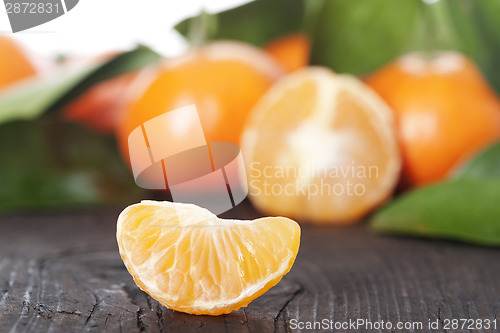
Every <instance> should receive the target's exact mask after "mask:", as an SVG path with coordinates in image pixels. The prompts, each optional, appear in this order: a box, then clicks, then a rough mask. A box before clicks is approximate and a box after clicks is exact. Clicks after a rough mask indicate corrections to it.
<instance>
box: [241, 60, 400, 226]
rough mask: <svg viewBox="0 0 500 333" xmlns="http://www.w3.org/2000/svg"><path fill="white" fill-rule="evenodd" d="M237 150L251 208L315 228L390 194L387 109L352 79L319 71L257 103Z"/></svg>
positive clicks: (392, 173) (395, 154)
mask: <svg viewBox="0 0 500 333" xmlns="http://www.w3.org/2000/svg"><path fill="white" fill-rule="evenodd" d="M241 151H242V153H243V159H244V161H245V164H246V175H247V178H248V179H247V180H248V188H249V194H250V199H251V200H252V202H253V203H254V204H255V206H256V207H257V208H259V209H260V210H262V211H263V212H265V213H267V214H272V215H283V216H288V217H293V218H298V219H302V220H308V221H311V222H315V223H322V224H345V223H352V222H355V221H358V220H359V219H360V218H361V217H363V216H364V215H366V214H367V213H368V212H370V211H371V210H373V209H374V208H375V207H376V206H378V205H380V204H381V203H383V202H384V201H385V200H386V199H387V198H389V197H390V195H391V193H392V191H393V189H394V186H395V185H396V182H397V180H398V178H399V173H400V169H401V158H400V154H399V149H398V146H397V143H396V136H395V127H394V119H393V115H392V111H391V110H390V109H389V107H388V106H387V105H386V104H385V102H384V101H383V100H382V99H381V98H380V97H379V96H378V95H377V94H376V93H375V92H373V90H371V89H370V88H369V87H367V86H366V85H365V84H363V83H362V82H360V81H359V80H358V79H356V78H355V77H352V76H349V75H338V74H335V73H333V72H332V71H331V70H329V69H326V68H320V67H309V68H305V69H302V70H299V71H297V72H294V73H293V74H290V75H288V76H286V77H284V78H283V79H281V80H279V81H278V82H277V83H276V84H275V85H274V86H273V87H272V88H271V89H270V90H269V91H268V92H267V93H266V94H265V95H264V96H263V97H262V98H261V99H260V101H259V102H258V103H257V105H256V106H255V108H254V109H253V110H252V112H251V114H250V118H249V119H248V121H247V123H246V125H245V127H244V130H243V135H242V139H241Z"/></svg>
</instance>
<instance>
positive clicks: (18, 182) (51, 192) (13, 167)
mask: <svg viewBox="0 0 500 333" xmlns="http://www.w3.org/2000/svg"><path fill="white" fill-rule="evenodd" d="M0 161H2V163H1V164H0V184H1V186H0V212H5V211H15V210H23V211H26V210H34V209H36V210H40V209H62V208H65V209H68V208H75V207H82V206H96V205H103V204H122V203H130V202H133V201H137V200H138V199H139V198H141V197H142V196H143V195H144V191H143V190H141V189H140V188H139V187H137V186H136V185H135V183H134V181H133V177H132V175H131V174H130V172H129V170H127V168H126V167H125V166H124V164H123V163H122V161H121V159H120V157H119V155H118V153H117V149H116V147H115V143H114V141H113V140H112V139H111V138H107V137H102V136H99V135H97V134H95V133H93V132H91V131H90V130H88V129H86V128H84V127H83V126H80V125H78V124H73V123H62V122H60V121H59V120H58V119H57V118H55V115H54V116H50V115H45V116H43V117H41V118H40V119H37V120H35V121H13V122H9V123H7V124H2V125H0Z"/></svg>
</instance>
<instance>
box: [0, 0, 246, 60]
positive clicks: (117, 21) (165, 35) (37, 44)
mask: <svg viewBox="0 0 500 333" xmlns="http://www.w3.org/2000/svg"><path fill="white" fill-rule="evenodd" d="M26 1H33V2H37V0H26ZM245 2H248V0H176V1H173V0H80V2H79V3H78V5H76V7H75V8H73V9H72V10H71V11H69V12H68V13H67V14H65V15H63V16H61V17H59V18H57V19H55V20H53V21H50V22H47V23H45V24H43V25H40V26H38V27H34V28H31V29H29V30H26V31H24V32H18V33H15V34H12V32H11V28H10V24H9V21H8V17H7V14H6V11H5V7H4V4H3V1H0V33H1V34H7V35H9V36H12V37H14V38H15V39H16V40H18V41H20V42H21V43H23V44H24V45H25V46H26V47H28V48H29V49H30V50H31V51H32V52H35V53H36V54H38V55H42V56H50V57H52V56H55V55H58V54H64V55H77V54H83V55H86V54H96V53H101V52H106V51H114V50H123V49H130V48H132V47H133V46H134V45H136V44H137V43H143V44H146V45H148V46H150V47H152V48H153V49H155V50H156V51H158V52H160V53H161V54H163V55H165V56H175V55H178V54H180V53H182V52H183V51H184V50H185V47H186V44H185V42H184V41H183V39H182V37H181V36H180V35H179V34H178V33H176V32H175V31H174V29H173V26H174V25H175V24H176V23H178V22H179V21H181V20H182V19H184V18H186V17H189V16H192V15H196V14H197V13H199V11H200V10H201V9H202V8H203V9H204V10H206V11H207V12H217V11H220V10H223V9H228V8H231V7H235V6H237V5H240V4H243V3H245ZM0 56H1V54H0Z"/></svg>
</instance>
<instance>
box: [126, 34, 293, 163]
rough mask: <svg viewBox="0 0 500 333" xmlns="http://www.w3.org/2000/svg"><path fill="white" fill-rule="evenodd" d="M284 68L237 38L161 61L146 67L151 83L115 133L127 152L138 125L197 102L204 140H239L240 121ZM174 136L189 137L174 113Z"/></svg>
mask: <svg viewBox="0 0 500 333" xmlns="http://www.w3.org/2000/svg"><path fill="white" fill-rule="evenodd" d="M282 74H283V69H282V67H281V66H280V65H279V64H278V63H276V62H275V61H274V60H273V59H272V58H271V57H270V56H269V55H267V54H266V53H265V52H264V51H262V50H260V49H258V48H255V47H253V46H251V45H248V44H243V43H240V42H230V41H227V42H226V41H221V42H214V43H212V44H209V45H206V46H204V47H202V48H200V49H197V50H194V51H191V52H189V53H188V54H186V55H184V56H181V57H180V58H178V59H171V60H167V61H165V63H164V64H163V65H161V66H160V67H159V68H158V69H157V70H155V71H152V72H151V73H150V75H151V78H150V83H149V84H147V85H146V88H145V89H144V92H143V93H141V94H140V96H139V98H138V99H137V100H136V101H135V102H132V103H131V105H130V106H129V108H128V109H127V111H126V114H125V116H124V121H123V123H122V124H121V127H120V131H119V135H118V139H119V143H120V146H121V148H122V151H123V152H124V154H125V155H127V153H126V152H127V142H128V135H129V133H131V132H132V131H133V130H134V129H135V128H136V127H137V126H139V125H141V124H142V123H144V122H145V121H147V120H149V119H152V118H154V117H156V116H158V115H161V114H163V113H165V112H168V111H171V110H174V109H177V108H179V107H182V106H187V105H190V104H195V105H196V108H197V110H198V114H199V117H200V120H201V124H202V127H203V131H204V134H205V138H206V141H207V142H215V141H226V142H233V143H238V140H239V136H240V134H241V129H242V127H243V123H244V121H245V119H246V117H247V115H248V113H249V112H250V110H251V108H252V107H253V106H254V104H255V103H256V102H257V100H258V99H259V98H260V97H261V96H262V95H263V94H264V93H265V92H266V91H267V89H269V87H270V86H271V84H272V83H273V82H274V81H275V80H276V79H277V78H278V77H279V76H280V75H282ZM177 120H178V122H177V123H175V124H173V123H172V124H166V125H167V126H166V127H168V128H175V129H176V130H175V133H176V134H177V135H178V137H177V138H178V140H189V137H190V136H191V135H192V133H189V131H186V130H183V128H185V124H184V123H183V120H182V119H177Z"/></svg>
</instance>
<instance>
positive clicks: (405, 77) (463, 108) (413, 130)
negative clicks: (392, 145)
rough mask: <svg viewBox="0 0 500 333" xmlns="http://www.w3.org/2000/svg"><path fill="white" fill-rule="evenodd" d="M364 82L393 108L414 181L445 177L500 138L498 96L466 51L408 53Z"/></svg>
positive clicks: (409, 178) (407, 169)
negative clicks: (465, 53)
mask: <svg viewBox="0 0 500 333" xmlns="http://www.w3.org/2000/svg"><path fill="white" fill-rule="evenodd" d="M365 82H366V83H367V84H368V85H370V86H371V87H372V88H373V89H375V91H377V92H378V93H379V94H380V95H381V96H382V97H383V98H384V99H385V100H386V101H387V103H388V104H389V105H390V106H391V108H392V109H393V110H394V112H395V116H396V121H397V125H398V137H399V141H400V145H401V149H402V153H403V161H404V163H403V167H404V175H405V177H406V179H405V181H406V182H408V183H409V184H410V185H424V184H428V183H432V182H436V181H440V180H443V179H445V178H446V177H447V175H448V173H449V172H450V171H451V170H452V169H453V168H454V167H455V166H456V165H457V163H459V162H464V161H463V160H464V159H467V158H469V157H470V156H471V155H473V154H474V153H477V152H478V150H480V149H482V148H484V147H485V146H486V145H488V144H491V143H492V142H493V141H495V140H496V139H498V138H500V99H499V98H498V97H497V96H496V95H495V93H494V92H493V90H492V89H491V88H490V87H489V86H488V83H487V82H486V80H485V79H484V77H483V76H482V75H481V73H480V72H479V70H478V69H477V67H476V66H475V65H474V63H473V62H472V61H471V60H470V59H468V58H467V57H466V56H464V55H462V54H459V53H455V52H438V53H433V54H423V53H412V54H408V55H405V56H403V57H401V58H399V59H397V60H395V61H393V62H392V63H390V64H388V65H387V66H385V67H383V68H382V69H380V70H379V71H377V72H376V73H374V74H373V75H371V76H369V77H368V78H366V80H365Z"/></svg>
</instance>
